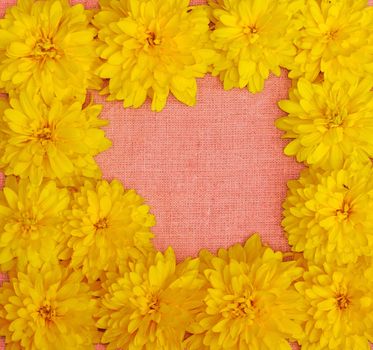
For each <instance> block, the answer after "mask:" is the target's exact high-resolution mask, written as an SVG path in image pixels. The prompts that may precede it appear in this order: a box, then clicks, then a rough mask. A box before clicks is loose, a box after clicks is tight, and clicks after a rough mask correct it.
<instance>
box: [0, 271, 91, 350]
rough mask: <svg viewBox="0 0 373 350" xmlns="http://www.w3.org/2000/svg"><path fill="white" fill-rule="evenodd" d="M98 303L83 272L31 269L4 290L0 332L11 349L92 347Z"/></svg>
mask: <svg viewBox="0 0 373 350" xmlns="http://www.w3.org/2000/svg"><path fill="white" fill-rule="evenodd" d="M95 305H96V303H95V302H94V301H93V299H92V298H91V293H90V291H89V288H88V286H87V285H86V284H85V283H84V282H83V281H82V274H81V273H80V272H78V271H75V272H72V271H71V270H69V269H66V268H64V267H62V266H59V265H44V266H42V267H41V268H40V269H36V268H31V267H28V268H27V270H26V271H25V272H18V273H17V274H16V275H15V277H13V278H11V280H10V282H5V283H3V285H2V288H0V335H1V336H5V344H6V349H11V350H22V349H30V350H31V349H40V350H72V349H74V350H88V349H89V350H92V349H93V348H94V346H93V342H94V341H95V340H97V331H96V327H95V323H94V320H93V314H94V313H95V308H96V306H95Z"/></svg>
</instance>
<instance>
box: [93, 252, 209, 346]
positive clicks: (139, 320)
mask: <svg viewBox="0 0 373 350" xmlns="http://www.w3.org/2000/svg"><path fill="white" fill-rule="evenodd" d="M203 286H204V282H203V280H202V279H200V278H199V277H198V259H194V260H190V259H188V260H186V261H184V262H183V263H180V264H176V261H175V254H174V252H173V250H172V248H169V249H167V251H166V252H165V254H161V253H160V252H158V253H157V254H155V255H153V256H152V258H151V259H148V260H141V259H140V260H138V261H137V262H136V263H134V264H132V266H131V267H130V268H129V269H128V271H127V272H125V273H123V274H120V275H118V276H117V277H116V278H113V279H112V281H111V283H109V284H108V286H107V290H106V294H105V296H104V297H103V298H102V302H101V307H100V310H99V313H98V316H99V317H100V319H99V320H98V322H97V326H98V327H99V328H100V329H103V330H104V334H103V336H102V343H105V344H108V346H107V349H108V350H115V349H118V348H122V349H131V350H159V349H162V350H183V349H184V346H183V345H182V342H183V339H184V335H185V332H186V329H187V327H188V326H189V325H190V323H191V322H192V320H193V317H194V315H195V314H196V312H197V311H198V308H199V307H200V305H201V303H202V299H203V295H204V291H203V288H202V287H203Z"/></svg>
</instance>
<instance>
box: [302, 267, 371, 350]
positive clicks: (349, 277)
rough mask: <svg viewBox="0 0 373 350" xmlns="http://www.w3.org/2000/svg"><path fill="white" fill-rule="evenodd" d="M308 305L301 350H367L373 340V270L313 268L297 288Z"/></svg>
mask: <svg viewBox="0 0 373 350" xmlns="http://www.w3.org/2000/svg"><path fill="white" fill-rule="evenodd" d="M296 288H297V289H298V290H299V292H300V293H301V294H302V295H303V297H304V298H305V300H306V303H307V313H305V315H307V321H306V322H305V324H304V329H305V333H306V334H305V337H304V338H303V339H302V340H301V341H300V344H301V346H302V350H316V349H317V350H329V349H335V350H346V349H356V350H368V349H370V347H369V343H368V342H369V341H371V340H372V339H373V269H364V267H363V266H362V265H361V264H357V265H350V266H345V267H335V266H334V265H328V264H324V266H323V267H319V266H310V268H309V271H307V272H306V273H305V274H304V282H299V283H297V284H296Z"/></svg>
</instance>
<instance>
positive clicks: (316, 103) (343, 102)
mask: <svg viewBox="0 0 373 350" xmlns="http://www.w3.org/2000/svg"><path fill="white" fill-rule="evenodd" d="M372 86H373V80H372V79H364V80H362V81H360V82H354V83H348V82H346V81H341V80H337V81H334V82H333V83H331V82H329V81H324V82H322V83H318V84H312V83H310V82H309V81H307V80H305V79H303V78H302V79H300V80H299V82H298V84H297V87H296V88H295V89H293V90H292V91H291V92H290V98H289V100H283V101H280V102H279V106H280V108H281V109H282V110H284V111H285V112H287V113H289V115H287V116H285V117H282V118H280V119H278V120H277V122H276V126H277V127H278V128H279V129H281V130H283V131H285V132H286V133H285V134H284V136H283V137H284V138H290V139H294V140H293V141H291V142H290V143H289V144H288V145H287V146H286V148H285V150H284V152H285V154H286V155H288V156H295V157H296V158H297V160H298V161H299V162H305V163H306V164H307V165H313V166H314V167H321V168H323V169H326V170H328V169H335V168H341V167H342V166H343V164H344V161H345V160H346V158H348V157H349V156H350V155H351V154H352V153H354V152H355V153H356V157H357V158H358V159H360V160H361V161H364V160H367V159H368V158H370V157H373V118H372V114H373V92H372V90H371V89H372Z"/></svg>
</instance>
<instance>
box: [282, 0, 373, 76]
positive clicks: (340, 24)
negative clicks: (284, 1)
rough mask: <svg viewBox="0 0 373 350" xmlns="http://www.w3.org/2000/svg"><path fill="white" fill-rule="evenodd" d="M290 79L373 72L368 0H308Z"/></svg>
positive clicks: (372, 22) (372, 23)
mask: <svg viewBox="0 0 373 350" xmlns="http://www.w3.org/2000/svg"><path fill="white" fill-rule="evenodd" d="M302 12H303V13H302V17H303V27H302V29H301V30H300V31H299V36H298V37H296V38H295V43H296V46H297V49H298V53H297V56H296V57H295V60H294V65H293V67H292V71H291V72H290V75H289V76H290V77H291V78H298V77H305V78H306V79H308V80H310V81H313V80H315V79H316V78H317V76H318V75H319V73H324V74H325V77H326V78H327V79H330V80H335V79H338V78H339V77H341V76H343V78H344V79H346V80H349V81H353V80H354V79H355V77H365V76H366V75H367V74H370V76H372V73H373V63H372V62H373V41H372V40H369V38H371V37H372V35H373V12H372V11H371V9H369V8H368V6H367V1H366V0H333V1H330V0H308V1H306V4H305V6H303V8H302Z"/></svg>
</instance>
